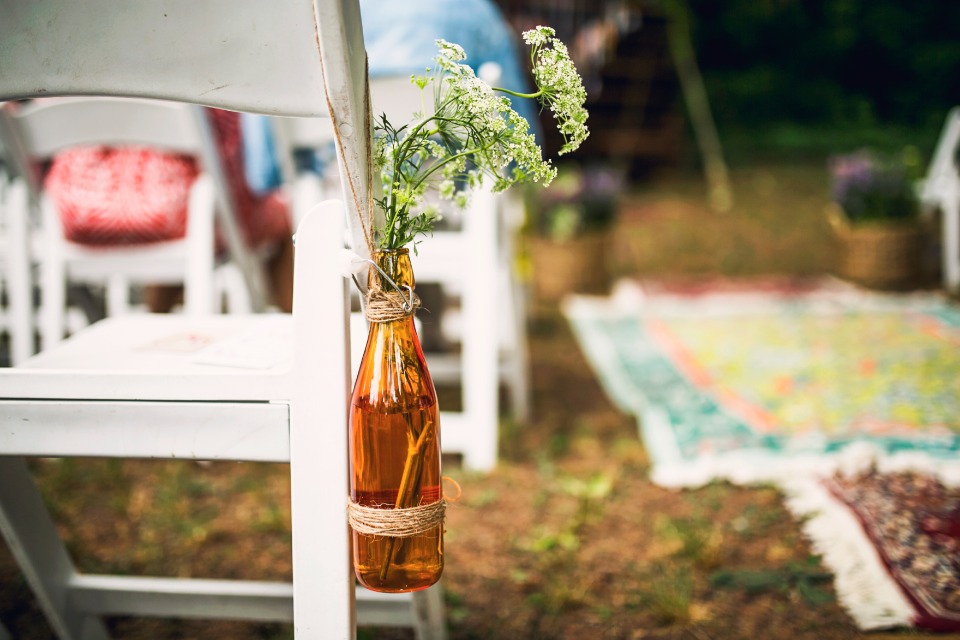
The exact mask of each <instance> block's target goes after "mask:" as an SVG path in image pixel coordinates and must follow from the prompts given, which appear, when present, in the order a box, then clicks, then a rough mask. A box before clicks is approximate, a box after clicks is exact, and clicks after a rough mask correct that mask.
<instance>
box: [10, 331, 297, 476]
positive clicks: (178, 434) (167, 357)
mask: <svg viewBox="0 0 960 640" xmlns="http://www.w3.org/2000/svg"><path fill="white" fill-rule="evenodd" d="M292 335H293V322H292V317H291V316H288V315H285V314H273V315H269V314H267V315H250V316H209V317H200V318H190V317H185V316H174V315H149V314H144V315H133V316H123V317H117V318H110V319H107V320H104V321H102V322H99V323H97V324H95V325H93V326H91V327H88V328H87V329H84V330H82V331H80V332H79V333H78V334H77V335H75V336H73V337H72V338H70V339H69V340H66V341H64V342H63V343H61V344H60V345H58V346H56V347H55V348H53V349H51V350H49V351H46V352H43V353H42V354H40V355H38V356H35V357H33V358H31V359H29V360H27V361H26V362H25V363H23V365H21V366H19V367H17V368H15V369H8V370H6V371H2V372H0V384H2V385H3V388H4V391H5V394H4V395H5V397H6V398H16V399H7V400H2V401H0V425H2V426H3V428H2V433H0V451H4V452H5V453H6V454H11V455H24V456H29V455H44V456H50V455H60V456H85V455H96V456H115V457H144V458H154V457H161V458H164V457H171V458H189V459H204V460H217V459H226V460H249V461H263V462H288V461H289V459H290V445H289V432H288V430H289V422H290V417H289V404H288V400H289V398H290V389H289V377H288V376H287V375H286V374H288V372H289V369H290V367H291V365H292V340H293V338H292ZM81 371H82V372H83V373H82V375H79V374H78V372H81ZM25 374H26V375H25ZM96 389H99V391H96V392H95V390H96ZM198 401H199V402H198Z"/></svg>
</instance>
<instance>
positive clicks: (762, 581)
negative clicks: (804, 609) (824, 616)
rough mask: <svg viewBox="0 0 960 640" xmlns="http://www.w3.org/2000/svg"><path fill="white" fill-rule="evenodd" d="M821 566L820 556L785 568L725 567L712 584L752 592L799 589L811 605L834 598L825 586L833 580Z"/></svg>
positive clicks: (715, 575)
mask: <svg viewBox="0 0 960 640" xmlns="http://www.w3.org/2000/svg"><path fill="white" fill-rule="evenodd" d="M832 578H833V576H832V575H831V574H830V573H827V572H825V571H822V570H820V569H819V561H818V560H817V558H814V557H811V558H809V559H808V560H807V562H805V563H803V564H797V563H790V564H788V565H787V566H786V567H783V568H781V569H722V570H720V571H716V572H714V573H713V574H711V576H710V584H711V585H712V586H714V587H717V588H722V589H741V590H743V591H744V592H746V593H748V594H750V595H757V594H760V593H769V592H780V593H784V594H786V593H790V592H791V591H795V592H796V593H797V595H799V596H800V597H801V598H803V600H804V602H806V603H807V604H809V605H811V606H817V605H821V604H826V603H828V602H832V601H833V594H832V593H831V592H829V591H825V590H823V589H822V588H821V585H823V584H827V583H829V582H830V581H831V580H832Z"/></svg>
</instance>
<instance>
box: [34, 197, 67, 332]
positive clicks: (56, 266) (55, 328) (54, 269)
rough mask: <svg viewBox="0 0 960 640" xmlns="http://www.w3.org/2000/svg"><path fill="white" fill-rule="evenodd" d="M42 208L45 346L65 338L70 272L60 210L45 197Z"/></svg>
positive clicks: (41, 265)
mask: <svg viewBox="0 0 960 640" xmlns="http://www.w3.org/2000/svg"><path fill="white" fill-rule="evenodd" d="M41 209H42V217H43V233H44V235H45V236H46V237H45V238H44V245H45V246H44V251H45V255H43V256H41V263H40V282H41V291H42V298H41V300H40V304H41V306H40V346H41V349H49V348H50V347H52V346H54V345H55V344H57V343H58V342H60V341H61V340H63V334H64V315H65V314H66V308H67V273H66V264H65V263H64V255H63V254H64V249H63V239H62V237H61V230H60V219H59V218H58V214H57V212H56V210H55V209H54V207H53V204H52V203H51V202H50V201H49V200H48V199H44V200H43V202H42V203H41Z"/></svg>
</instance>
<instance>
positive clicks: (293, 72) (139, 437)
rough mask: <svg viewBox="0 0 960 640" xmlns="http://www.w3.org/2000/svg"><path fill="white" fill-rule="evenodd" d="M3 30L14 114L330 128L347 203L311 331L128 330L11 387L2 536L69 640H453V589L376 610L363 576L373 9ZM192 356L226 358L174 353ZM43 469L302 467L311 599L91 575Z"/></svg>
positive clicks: (318, 267) (101, 5) (289, 322)
mask: <svg viewBox="0 0 960 640" xmlns="http://www.w3.org/2000/svg"><path fill="white" fill-rule="evenodd" d="M2 13H3V15H4V20H3V21H2V22H0V99H5V100H7V99H17V98H25V97H31V96H35V95H39V94H41V93H42V94H44V95H79V94H103V95H120V96H128V97H129V96H139V97H147V98H158V99H176V100H182V101H187V102H195V103H201V104H205V105H207V106H215V107H220V108H227V109H236V110H247V111H253V112H258V113H276V114H287V115H297V116H307V117H318V116H326V117H331V118H332V121H333V123H334V125H335V126H337V127H338V128H339V130H340V133H341V138H340V139H341V141H342V144H341V145H340V146H339V148H338V159H339V162H340V166H341V175H342V176H343V182H344V184H345V185H346V187H347V188H345V189H344V192H345V193H346V194H347V196H348V197H346V198H345V199H344V200H345V201H343V202H338V201H330V202H326V203H323V204H322V205H319V206H318V207H317V208H316V209H315V210H314V211H313V212H312V213H310V214H309V215H307V216H306V217H305V218H304V220H303V221H302V222H301V224H300V225H299V227H298V232H297V248H296V264H295V275H294V278H295V281H294V282H295V283H294V312H293V314H292V315H283V314H259V315H246V316H243V315H236V316H233V315H231V316H208V317H189V316H182V315H178V316H169V315H166V316H155V315H146V314H145V315H136V316H124V317H117V318H109V319H107V320H104V321H102V322H99V323H96V324H94V325H93V326H91V327H89V328H87V329H84V330H83V331H80V332H79V333H78V334H77V335H75V336H72V337H71V338H69V339H68V340H66V341H64V342H62V343H61V344H60V345H58V346H57V347H55V348H54V349H51V350H50V351H48V352H44V353H42V354H40V355H38V356H36V357H35V358H32V359H30V360H28V361H27V362H26V363H24V365H23V366H21V367H15V368H10V369H4V370H0V487H3V491H0V531H2V533H3V535H4V537H5V538H6V540H7V543H8V545H9V546H10V548H11V550H12V552H13V554H14V556H15V557H16V559H17V561H18V563H19V565H20V567H21V568H22V570H23V572H24V575H25V577H26V579H27V581H28V583H29V584H30V586H31V588H32V589H33V590H34V593H35V594H36V595H37V599H38V602H39V604H40V606H41V608H42V609H43V611H44V613H45V614H46V616H47V619H48V620H49V621H50V623H51V625H52V627H53V629H54V630H55V632H56V633H57V635H58V636H59V637H60V638H84V639H90V638H105V637H107V634H106V630H105V627H104V625H103V623H102V621H101V620H100V616H102V615H107V614H119V615H146V616H188V617H212V618H220V617H228V618H241V619H254V620H292V622H293V624H294V629H295V633H296V636H297V637H298V638H323V639H327V638H349V637H354V636H355V625H356V620H357V619H359V620H360V622H361V624H362V623H364V622H366V623H369V624H416V627H417V630H418V635H420V636H421V637H425V636H427V635H432V636H433V637H442V635H443V618H442V608H441V607H442V601H441V600H440V596H439V590H438V589H437V588H431V589H429V590H427V591H425V592H420V593H418V594H414V595H413V596H411V595H409V594H407V595H399V596H387V595H382V594H370V593H368V592H366V591H363V592H361V593H357V592H356V590H355V586H354V580H353V575H352V572H351V571H350V566H349V536H348V527H347V524H346V511H345V500H346V497H347V491H348V486H347V454H346V448H347V447H346V423H347V404H348V392H349V383H350V380H349V373H348V360H347V359H348V355H347V345H348V343H349V328H348V323H347V313H348V307H347V288H346V280H345V279H344V278H343V276H342V274H341V272H340V270H341V266H342V265H341V263H342V259H341V255H340V251H341V249H342V247H343V218H344V216H345V215H346V217H347V218H348V219H350V220H354V219H356V213H357V210H363V211H365V210H366V200H365V196H366V182H367V179H368V176H367V174H366V172H365V169H366V166H367V158H368V153H369V136H368V135H367V134H366V133H365V131H364V126H363V124H364V122H365V120H366V113H365V109H364V104H365V100H364V93H365V89H366V80H365V64H364V54H363V36H362V31H361V26H360V13H359V8H358V6H357V4H356V0H312V1H310V0H300V1H297V2H293V1H291V2H284V3H279V4H275V3H263V2H257V1H248V2H241V3H239V4H238V3H237V2H236V1H235V0H208V1H207V2H204V3H200V4H197V3H187V2H182V3H163V4H162V5H161V4H157V3H154V2H144V1H134V2H129V3H125V4H124V5H123V7H122V9H121V8H118V6H117V5H116V4H115V3H113V2H112V1H111V0H89V1H88V2H85V3H80V4H76V5H74V4H70V3H62V2H58V1H56V0H33V1H31V2H18V1H16V0H12V1H10V2H6V3H5V4H4V6H3V11H2ZM68 35H69V37H67V36H68ZM27 51H29V52H31V53H34V52H35V55H29V56H28V55H27V54H25V53H24V52H27ZM328 96H329V99H328ZM184 340H187V341H193V342H194V343H200V344H204V343H207V346H206V347H205V348H203V349H201V350H198V351H193V352H191V351H184V350H182V348H177V347H174V348H171V346H170V345H182V343H183V342H184ZM26 456H107V457H144V458H187V459H207V460H259V461H279V462H286V461H289V464H290V476H291V493H292V498H291V500H292V503H291V508H292V526H293V531H292V534H293V551H292V553H293V583H292V585H290V584H276V583H264V582H249V581H246V582H234V581H221V580H201V579H193V580H189V579H158V578H142V577H130V576H124V577H121V576H93V575H85V574H79V573H77V572H76V570H75V568H74V567H73V564H72V563H71V561H70V558H69V555H68V554H67V552H66V551H65V549H64V547H63V544H62V542H61V541H60V539H59V537H58V535H57V532H56V529H55V527H54V526H53V524H52V522H51V519H50V516H49V515H48V513H47V511H46V509H45V508H44V505H43V503H42V500H41V499H40V495H39V493H38V492H37V490H36V488H35V487H34V485H33V482H32V480H31V478H30V475H29V473H28V470H27V467H26V465H25V463H24V461H23V457H26ZM414 605H416V606H414Z"/></svg>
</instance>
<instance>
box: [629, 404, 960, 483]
mask: <svg viewBox="0 0 960 640" xmlns="http://www.w3.org/2000/svg"><path fill="white" fill-rule="evenodd" d="M648 422H649V421H648ZM640 430H641V433H642V434H643V439H644V442H645V443H646V442H651V441H652V442H656V441H658V440H663V438H662V436H657V435H656V434H655V432H656V431H657V423H656V421H653V423H652V424H648V426H647V427H644V424H643V421H641V425H640ZM648 431H650V432H654V433H648ZM648 437H650V440H648ZM658 453H659V452H658ZM652 457H653V459H654V460H658V458H657V457H656V456H652ZM659 460H662V458H659ZM871 468H872V469H876V470H877V471H879V472H880V473H897V472H902V471H918V472H922V473H925V474H928V475H931V476H933V477H935V478H937V479H938V480H940V482H942V483H943V484H945V485H946V486H948V487H957V486H960V462H958V461H957V460H956V459H953V458H937V457H934V456H931V455H928V454H926V453H923V452H917V451H901V452H898V453H886V452H884V451H883V450H881V449H880V448H879V447H877V446H875V445H873V444H871V443H868V442H855V443H852V444H849V445H847V446H846V447H844V448H843V449H840V450H839V451H837V452H836V453H833V454H817V455H804V454H798V455H795V456H779V457H778V456H771V455H769V454H766V452H763V451H741V452H738V453H736V454H724V455H720V456H709V455H704V456H701V457H699V458H697V460H696V462H691V463H686V462H682V461H679V456H676V457H675V458H674V459H673V460H670V459H667V460H665V461H663V462H657V463H656V464H654V465H653V468H652V469H651V471H650V478H651V480H653V482H654V483H655V484H657V485H660V486H662V487H666V488H670V489H693V488H697V487H702V486H704V485H706V484H709V483H710V482H713V481H715V480H727V481H728V482H732V483H733V484H737V485H750V484H758V483H765V482H773V483H778V484H779V483H784V482H789V481H790V480H792V479H794V478H797V477H827V476H830V475H833V474H834V473H842V474H844V475H855V474H858V473H862V472H864V471H867V470H869V469H871Z"/></svg>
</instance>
